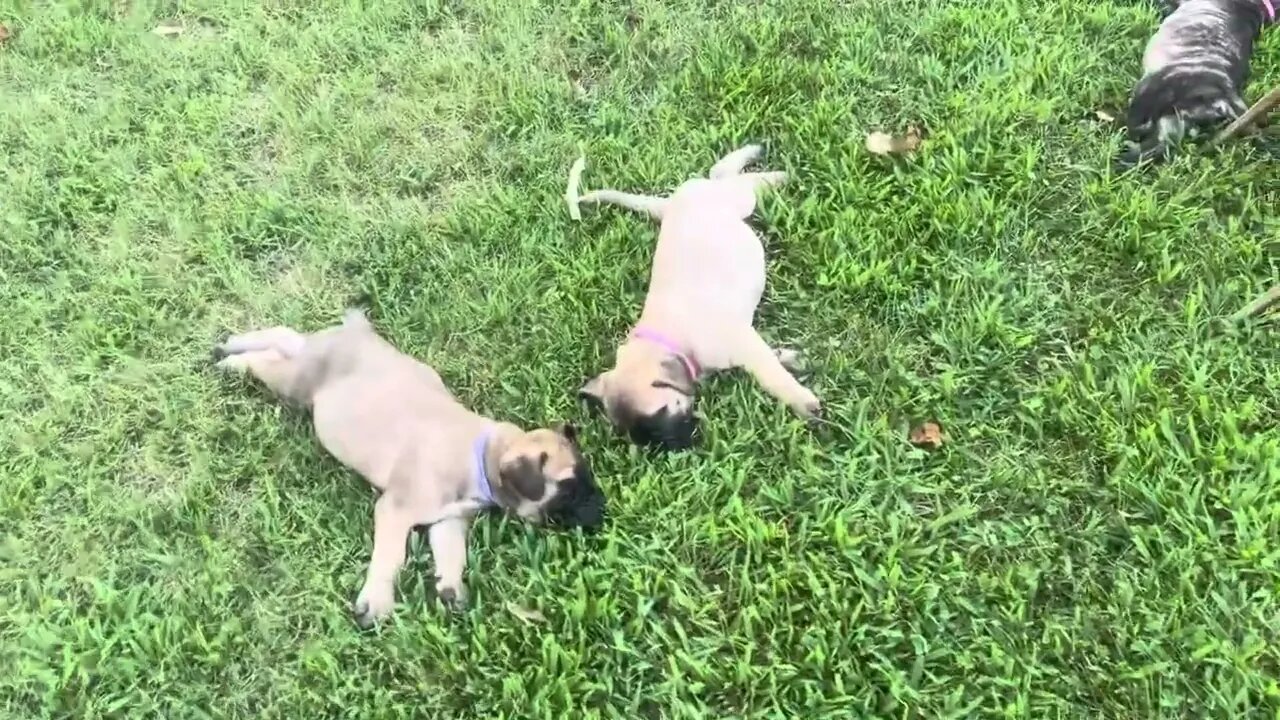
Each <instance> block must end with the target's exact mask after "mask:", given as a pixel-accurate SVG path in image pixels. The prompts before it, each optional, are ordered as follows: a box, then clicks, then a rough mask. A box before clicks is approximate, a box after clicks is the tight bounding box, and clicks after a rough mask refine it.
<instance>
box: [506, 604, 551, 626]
mask: <svg viewBox="0 0 1280 720" xmlns="http://www.w3.org/2000/svg"><path fill="white" fill-rule="evenodd" d="M507 612H509V613H511V614H512V615H515V616H516V617H517V618H519V619H521V620H523V621H524V622H525V623H527V624H529V625H533V624H534V623H544V622H546V621H547V619H546V618H545V617H543V616H542V613H540V612H538V611H537V610H531V609H529V608H527V607H524V606H523V605H517V604H515V603H513V602H509V603H507Z"/></svg>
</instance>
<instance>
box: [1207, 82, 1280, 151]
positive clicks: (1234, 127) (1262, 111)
mask: <svg viewBox="0 0 1280 720" xmlns="http://www.w3.org/2000/svg"><path fill="white" fill-rule="evenodd" d="M1276 105H1280V86H1277V87H1274V88H1271V92H1269V93H1267V94H1266V95H1263V96H1262V97H1261V98H1260V99H1259V100H1258V102H1256V103H1254V104H1253V106H1252V107H1250V108H1249V109H1248V110H1245V111H1244V114H1243V115H1241V116H1240V117H1238V118H1236V119H1235V120H1234V121H1232V123H1231V124H1230V125H1228V126H1227V127H1226V128H1224V129H1223V130H1222V132H1220V133H1218V134H1217V135H1216V136H1214V138H1213V139H1212V140H1210V141H1209V147H1214V146H1216V145H1219V144H1221V143H1223V142H1226V141H1227V140H1230V139H1231V138H1232V137H1234V136H1235V135H1237V134H1238V133H1240V132H1241V131H1243V130H1247V129H1249V128H1250V127H1252V126H1253V125H1254V124H1255V123H1257V122H1258V118H1261V117H1262V116H1264V115H1266V114H1267V113H1269V112H1271V109H1272V108H1274V107H1275V106H1276Z"/></svg>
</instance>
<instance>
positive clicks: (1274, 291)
mask: <svg viewBox="0 0 1280 720" xmlns="http://www.w3.org/2000/svg"><path fill="white" fill-rule="evenodd" d="M1276 303H1280V285H1276V286H1275V287H1273V288H1271V289H1270V290H1268V291H1266V292H1265V293H1263V294H1261V295H1259V296H1258V299H1257V300H1254V301H1253V302H1251V303H1249V304H1248V305H1245V306H1244V308H1243V309H1242V310H1240V312H1238V313H1236V314H1235V315H1232V316H1231V319H1232V320H1236V321H1239V320H1246V319H1248V318H1251V317H1256V316H1258V315H1261V314H1262V313H1264V312H1266V311H1267V310H1270V309H1271V308H1273V307H1275V305H1276Z"/></svg>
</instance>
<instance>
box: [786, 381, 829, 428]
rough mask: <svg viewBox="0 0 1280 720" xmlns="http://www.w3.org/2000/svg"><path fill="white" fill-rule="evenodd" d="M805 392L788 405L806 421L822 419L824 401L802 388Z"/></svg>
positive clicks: (807, 389)
mask: <svg viewBox="0 0 1280 720" xmlns="http://www.w3.org/2000/svg"><path fill="white" fill-rule="evenodd" d="M801 389H802V390H803V391H804V392H803V393H802V394H800V395H797V396H796V398H795V399H793V400H792V401H791V402H789V403H787V404H788V405H790V406H791V409H792V410H793V411H794V412H795V413H796V414H797V415H799V416H800V417H802V418H804V419H805V420H809V421H813V420H819V419H821V418H822V401H821V400H819V399H818V396H817V395H814V394H813V391H811V390H809V388H801Z"/></svg>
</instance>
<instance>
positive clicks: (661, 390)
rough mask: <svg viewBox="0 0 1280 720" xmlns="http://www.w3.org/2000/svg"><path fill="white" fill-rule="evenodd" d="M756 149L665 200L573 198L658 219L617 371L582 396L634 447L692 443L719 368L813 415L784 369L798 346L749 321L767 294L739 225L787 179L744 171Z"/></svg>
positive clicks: (756, 241)
mask: <svg viewBox="0 0 1280 720" xmlns="http://www.w3.org/2000/svg"><path fill="white" fill-rule="evenodd" d="M760 154H761V148H760V146H758V145H748V146H746V147H743V148H741V149H738V150H735V151H734V152H731V153H729V154H728V155H726V156H724V157H723V158H721V159H720V161H719V162H717V163H716V164H715V165H713V166H712V167H711V172H710V173H709V176H708V177H707V178H695V179H692V180H689V181H688V182H685V183H684V184H683V185H681V186H680V187H678V188H676V191H675V192H674V193H672V194H671V196H670V197H666V198H661V197H652V196H646V195H633V194H629V193H623V192H618V191H616V190H597V191H594V192H590V193H586V194H585V195H583V196H582V197H581V198H579V202H592V203H611V204H614V205H620V206H622V207H625V208H629V209H631V210H635V211H638V212H643V213H647V214H648V215H649V216H650V217H652V218H653V219H655V220H657V221H659V222H660V223H661V228H660V230H659V232H658V244H657V247H656V248H655V250H654V255H653V271H652V274H651V276H650V280H649V293H648V295H647V296H646V298H645V303H644V309H643V311H641V313H640V319H639V321H638V322H637V323H636V325H635V328H634V329H633V330H632V332H631V333H630V334H629V336H628V337H627V339H626V340H625V341H624V342H623V343H622V345H620V346H619V347H618V350H617V355H616V360H615V362H614V366H613V368H611V369H609V370H606V371H605V372H603V373H601V374H599V375H597V376H596V377H594V378H592V379H591V380H589V381H588V382H587V383H586V384H585V385H584V386H583V387H582V390H581V391H580V394H581V396H582V397H583V398H584V399H586V400H587V401H589V402H590V403H592V404H593V405H596V406H598V407H600V408H602V409H603V410H604V412H605V415H606V416H607V417H608V418H609V421H610V423H611V424H612V425H613V426H614V427H615V428H617V429H618V430H620V431H622V432H624V433H626V434H627V435H628V436H630V438H631V439H632V441H634V442H636V443H637V444H641V445H656V446H660V447H663V448H666V449H671V450H678V449H684V448H687V447H689V446H691V445H692V444H693V434H694V431H695V429H696V426H697V421H696V418H695V415H694V399H695V397H696V394H697V384H698V381H699V380H700V379H702V378H703V377H705V376H706V374H707V373H710V372H715V371H718V370H728V369H731V368H743V369H745V370H746V371H747V372H749V373H751V375H752V376H753V377H755V379H756V381H757V382H759V383H760V385H761V386H762V387H764V389H765V390H766V391H767V392H769V393H770V394H772V395H773V396H775V397H776V398H778V399H779V400H781V401H782V402H784V403H786V404H787V405H788V406H790V407H791V409H792V410H794V411H795V412H796V413H797V414H799V415H800V416H801V417H804V418H806V419H813V418H816V417H817V416H818V414H819V412H820V410H821V403H820V402H819V400H818V398H817V397H816V396H815V395H814V394H813V392H811V391H810V390H809V389H808V388H807V387H805V386H804V385H802V384H801V383H800V382H799V381H798V380H796V378H795V376H794V375H793V374H792V372H793V371H794V370H796V369H797V364H798V360H799V355H798V353H796V352H795V351H793V350H784V349H777V350H775V349H774V348H771V347H770V346H769V344H768V343H766V342H765V341H764V339H763V338H761V337H760V334H759V333H757V332H756V330H755V327H754V321H755V313H756V306H758V305H759V304H760V297H761V295H763V293H764V284H765V262H764V246H763V244H762V243H761V241H760V238H759V236H757V235H756V233H755V231H754V230H752V228H751V226H750V225H748V224H747V222H746V220H747V218H748V217H750V215H751V213H752V211H754V209H755V206H756V193H757V192H758V191H759V190H761V189H762V188H765V187H771V186H775V185H778V184H780V183H782V182H783V181H785V180H786V177H787V176H786V173H784V172H743V169H744V168H745V167H746V166H747V165H748V164H749V163H751V162H752V161H753V160H756V159H757V158H759V157H760Z"/></svg>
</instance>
